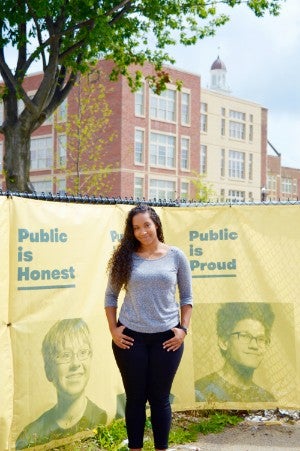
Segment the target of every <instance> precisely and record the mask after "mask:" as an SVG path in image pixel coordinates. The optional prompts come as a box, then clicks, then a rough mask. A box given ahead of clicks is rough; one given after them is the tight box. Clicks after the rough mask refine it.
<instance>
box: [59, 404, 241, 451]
mask: <svg viewBox="0 0 300 451" xmlns="http://www.w3.org/2000/svg"><path fill="white" fill-rule="evenodd" d="M241 421H243V415H242V414H241V412H230V411H203V410H193V411H186V412H174V413H173V422H172V429H171V432H170V439H169V445H170V446H172V447H173V446H175V445H182V444H187V443H191V442H195V441H197V440H198V437H199V434H210V433H214V434H217V433H218V432H222V431H223V430H224V428H225V427H228V426H235V425H237V424H238V423H240V422H241ZM126 439H127V433H126V427H125V422H124V419H118V420H114V421H112V422H111V423H110V424H109V425H107V426H103V425H101V426H99V427H98V428H97V429H96V431H95V436H94V437H92V438H88V439H85V440H81V441H79V442H75V443H73V444H72V445H69V446H68V447H66V446H64V447H60V448H57V450H59V451H62V450H64V451H71V450H72V451H83V450H84V451H100V450H105V451H128V447H127V442H126ZM143 449H144V450H147V451H153V450H154V446H153V439H152V427H151V421H150V419H147V422H146V427H145V442H144V448H143Z"/></svg>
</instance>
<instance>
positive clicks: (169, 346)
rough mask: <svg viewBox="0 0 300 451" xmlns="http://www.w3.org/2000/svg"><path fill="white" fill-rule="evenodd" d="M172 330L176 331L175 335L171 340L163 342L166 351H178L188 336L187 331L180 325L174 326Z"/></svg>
mask: <svg viewBox="0 0 300 451" xmlns="http://www.w3.org/2000/svg"><path fill="white" fill-rule="evenodd" d="M171 330H172V331H173V333H174V337H172V338H170V340H167V341H165V342H164V343H163V348H164V349H165V350H166V351H177V349H179V348H180V346H181V345H182V343H183V341H184V339H185V337H186V333H185V331H184V330H183V329H179V328H178V327H173V329H171Z"/></svg>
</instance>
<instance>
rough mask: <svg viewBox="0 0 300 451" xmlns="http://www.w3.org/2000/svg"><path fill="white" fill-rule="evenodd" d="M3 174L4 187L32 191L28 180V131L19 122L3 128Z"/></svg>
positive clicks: (17, 190)
mask: <svg viewBox="0 0 300 451" xmlns="http://www.w3.org/2000/svg"><path fill="white" fill-rule="evenodd" d="M4 137H5V140H4V149H5V150H4V161H3V167H4V174H5V182H6V189H7V190H9V191H13V192H24V193H25V192H27V193H28V192H29V193H31V192H33V191H34V188H33V185H32V183H31V182H30V177H29V174H30V132H29V131H28V130H24V128H23V127H22V126H21V124H20V123H19V122H17V123H15V124H13V125H12V124H10V125H7V126H6V127H5V130H4Z"/></svg>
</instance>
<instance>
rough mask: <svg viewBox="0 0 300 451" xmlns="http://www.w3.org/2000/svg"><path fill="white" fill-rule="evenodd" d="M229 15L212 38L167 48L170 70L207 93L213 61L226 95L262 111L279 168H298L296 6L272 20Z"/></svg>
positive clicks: (299, 36)
mask: <svg viewBox="0 0 300 451" xmlns="http://www.w3.org/2000/svg"><path fill="white" fill-rule="evenodd" d="M229 12H230V16H231V20H230V22H228V23H227V24H226V25H224V26H223V27H221V28H219V29H218V31H217V34H216V36H215V37H212V38H205V39H204V40H202V41H201V42H199V43H198V44H197V45H195V46H193V47H189V48H186V47H184V48H183V47H176V48H172V49H171V54H172V55H173V56H174V57H175V58H176V64H175V66H176V67H177V68H179V69H184V70H186V71H190V72H193V73H196V74H199V75H201V79H202V86H203V87H204V88H207V87H209V82H210V67H211V64H212V63H213V61H214V60H215V59H216V58H217V56H218V55H219V56H220V58H221V60H222V61H223V62H224V63H225V65H226V68H227V83H228V84H229V87H230V89H231V94H232V95H233V96H235V97H239V98H242V99H246V100H250V101H253V102H256V103H258V104H260V105H261V106H263V107H265V108H267V109H268V120H269V124H268V139H269V141H270V142H271V143H272V145H273V146H274V147H275V148H276V149H277V151H278V152H280V153H281V156H282V165H284V166H291V167H297V168H300V0H286V2H285V3H283V6H282V10H281V14H280V16H278V17H272V16H270V15H266V16H265V17H263V18H257V17H256V16H255V15H254V14H253V13H252V11H251V10H250V9H249V8H247V7H245V6H236V7H234V8H233V9H230V10H229ZM268 153H270V154H272V151H271V150H270V149H269V151H268ZM273 155H274V153H273Z"/></svg>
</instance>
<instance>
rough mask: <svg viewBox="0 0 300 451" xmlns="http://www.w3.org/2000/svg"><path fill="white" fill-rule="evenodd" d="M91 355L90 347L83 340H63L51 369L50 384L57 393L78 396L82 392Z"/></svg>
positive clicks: (87, 376)
mask: <svg viewBox="0 0 300 451" xmlns="http://www.w3.org/2000/svg"><path fill="white" fill-rule="evenodd" d="M91 355H92V353H91V349H90V345H89V343H87V342H86V340H84V339H83V338H80V337H78V339H77V340H75V341H74V340H72V341H71V340H70V339H68V338H67V339H66V340H65V346H64V347H60V348H59V349H58V353H57V357H56V358H55V360H54V362H53V368H52V382H53V384H54V385H55V387H56V389H57V391H58V392H60V393H62V394H64V395H69V396H78V395H80V394H81V393H82V392H83V391H84V389H85V387H86V385H87V383H88V380H89V377H90V367H91Z"/></svg>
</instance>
